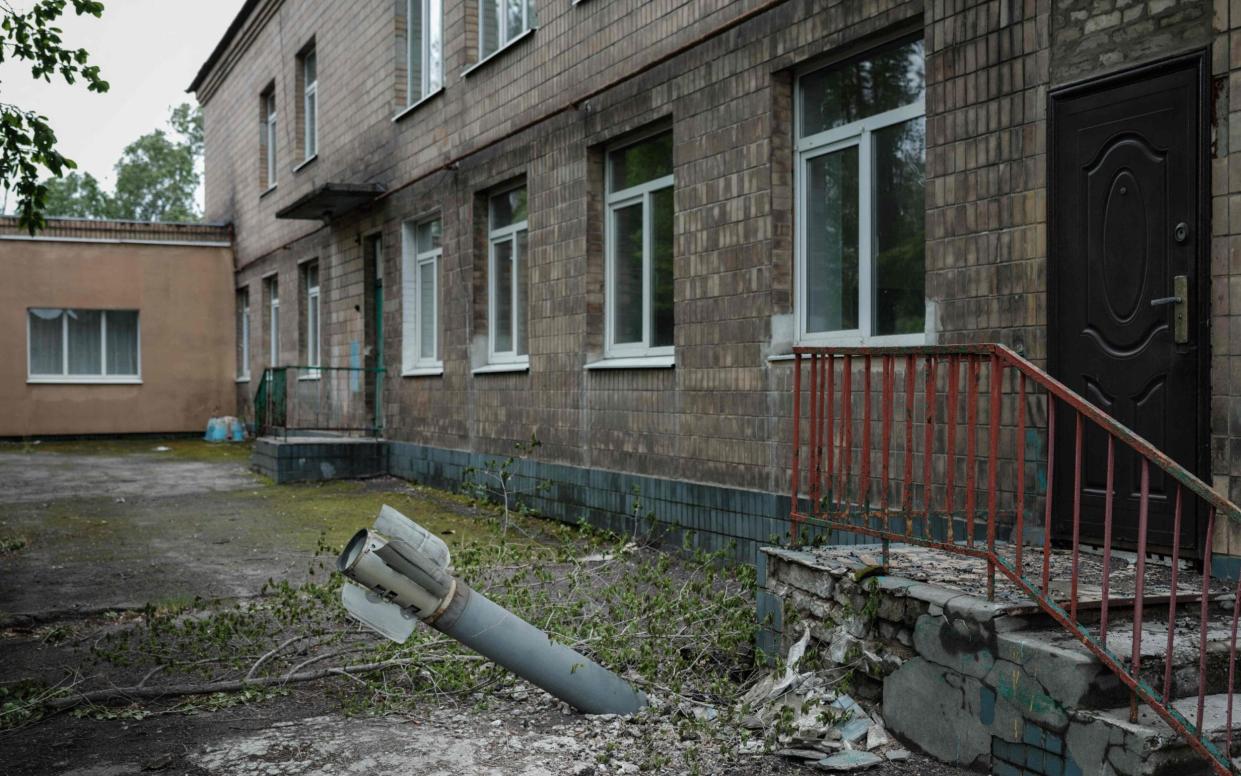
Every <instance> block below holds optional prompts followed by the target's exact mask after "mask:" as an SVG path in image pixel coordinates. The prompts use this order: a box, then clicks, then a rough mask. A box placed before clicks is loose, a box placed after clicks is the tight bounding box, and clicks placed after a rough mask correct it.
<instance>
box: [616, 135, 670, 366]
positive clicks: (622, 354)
mask: <svg viewBox="0 0 1241 776" xmlns="http://www.w3.org/2000/svg"><path fill="white" fill-rule="evenodd" d="M670 131H671V130H668V129H662V130H658V131H655V132H651V133H649V134H647V135H643V136H642V137H640V138H637V139H635V140H628V141H626V142H624V143H619V144H617V145H615V146H612V147H611V148H608V149H607V151H606V153H605V154H604V166H605V168H606V171H605V174H604V178H605V180H604V191H606V192H608V193H607V195H606V197H605V203H606V204H605V210H606V214H607V215H606V218H605V220H604V232H605V235H604V245H605V250H604V254H605V257H606V258H605V260H604V269H603V272H604V281H603V287H604V332H605V338H604V343H605V346H604V355H605V356H606V357H607V358H640V357H644V356H650V357H666V356H672V355H673V354H674V353H675V352H676V347H675V346H674V345H665V346H660V347H653V346H651V344H650V343H651V336H652V332H651V306H652V304H653V296H652V294H653V290H654V289H653V286H652V275H653V272H652V268H651V258H652V257H651V247H652V235H651V224H652V219H651V202H652V199H653V197H652V195H653V194H655V192H657V191H662V190H664V189H669V188H673V187H674V184H675V176H674V175H665V176H663V177H662V178H656V179H654V180H650V181H647V182H645V183H640V184H638V185H637V186H630V187H629V188H627V189H622V190H620V191H618V192H616V193H615V194H613V193H611V191H612V153H613V152H614V151H619V150H621V149H623V148H628V147H629V146H633V145H637V144H638V143H641V142H643V141H646V140H650V139H651V138H652V137H656V136H658V135H662V134H664V133H665V132H670ZM637 203H641V204H642V341H641V342H621V343H618V342H616V331H615V328H616V325H615V321H614V316H613V312H615V310H616V284H615V283H614V282H612V278H613V277H615V272H614V269H615V267H616V226H615V214H616V211H618V210H621V209H623V208H626V207H629V206H631V205H634V204H637Z"/></svg>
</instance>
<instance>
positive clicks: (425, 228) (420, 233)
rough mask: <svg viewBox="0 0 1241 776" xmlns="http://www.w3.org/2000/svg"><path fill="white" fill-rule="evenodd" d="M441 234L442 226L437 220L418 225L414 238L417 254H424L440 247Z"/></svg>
mask: <svg viewBox="0 0 1241 776" xmlns="http://www.w3.org/2000/svg"><path fill="white" fill-rule="evenodd" d="M443 232H444V229H443V225H442V224H441V223H440V220H439V219H438V218H436V219H434V220H433V221H424V222H422V223H421V224H418V228H417V237H416V239H417V242H416V245H417V251H418V253H426V252H427V251H433V250H436V249H438V248H439V247H440V245H441V240H442V238H443Z"/></svg>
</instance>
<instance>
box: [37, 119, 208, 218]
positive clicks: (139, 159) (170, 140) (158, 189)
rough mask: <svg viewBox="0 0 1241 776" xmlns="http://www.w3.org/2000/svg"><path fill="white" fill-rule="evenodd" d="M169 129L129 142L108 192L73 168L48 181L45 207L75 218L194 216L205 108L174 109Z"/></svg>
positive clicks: (49, 213)
mask: <svg viewBox="0 0 1241 776" xmlns="http://www.w3.org/2000/svg"><path fill="white" fill-rule="evenodd" d="M168 125H169V126H168V129H167V130H164V129H157V130H155V131H153V132H149V133H147V134H145V135H143V136H142V137H140V138H138V139H137V140H135V141H134V142H132V143H130V144H129V145H127V146H126V147H125V150H124V151H122V152H121V158H120V160H119V161H117V163H116V165H115V166H114V167H113V170H115V172H116V189H115V191H114V192H112V193H108V192H106V191H103V190H102V189H101V188H100V186H99V183H98V181H97V180H95V178H94V177H93V176H91V175H90V174H89V173H86V174H79V173H76V172H71V173H69V174H68V175H65V176H63V177H60V178H54V179H52V180H49V181H47V183H46V186H47V189H48V198H47V207H46V212H47V214H48V215H52V216H64V217H71V218H123V219H131V220H138V221H193V220H195V219H197V218H198V216H199V212H198V205H197V202H196V201H195V193H196V192H197V190H198V183H199V180H200V179H201V176H200V175H199V172H198V164H197V162H198V158H199V157H200V156H201V155H202V148H203V123H202V112H201V110H199V108H198V107H197V106H193V105H190V104H189V103H182V104H181V105H178V106H177V107H175V108H173V109H172V114H171V116H170V117H169V119H168Z"/></svg>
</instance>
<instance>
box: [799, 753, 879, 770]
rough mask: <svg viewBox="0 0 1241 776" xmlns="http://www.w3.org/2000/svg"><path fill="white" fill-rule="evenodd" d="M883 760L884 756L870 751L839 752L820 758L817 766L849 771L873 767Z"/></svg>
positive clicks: (822, 768)
mask: <svg viewBox="0 0 1241 776" xmlns="http://www.w3.org/2000/svg"><path fill="white" fill-rule="evenodd" d="M881 762H883V758H882V757H880V756H878V755H875V754H871V753H870V752H839V753H837V754H833V755H829V756H827V757H824V758H823V759H822V760H819V761H818V762H817V763H815V767H816V768H818V769H819V770H821V771H832V772H835V773H849V772H851V771H861V770H865V769H867V768H873V767H875V766H876V765H878V764H879V763H881Z"/></svg>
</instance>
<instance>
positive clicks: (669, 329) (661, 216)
mask: <svg viewBox="0 0 1241 776" xmlns="http://www.w3.org/2000/svg"><path fill="white" fill-rule="evenodd" d="M672 219H673V207H672V189H671V188H666V189H660V190H659V191H656V192H654V193H652V194H651V347H655V348H660V347H671V346H672V344H673V333H674V332H673V327H674V323H675V319H674V316H673V271H672Z"/></svg>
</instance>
